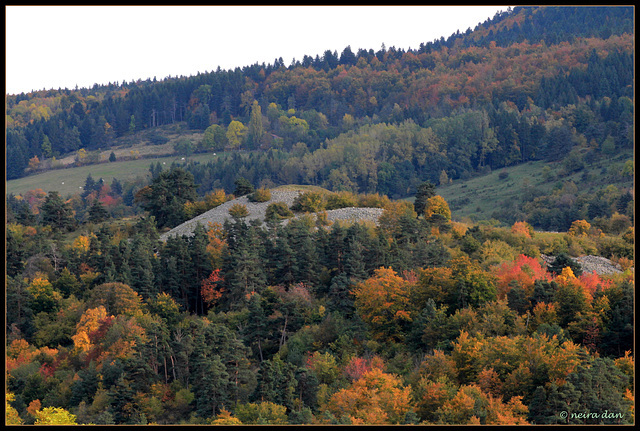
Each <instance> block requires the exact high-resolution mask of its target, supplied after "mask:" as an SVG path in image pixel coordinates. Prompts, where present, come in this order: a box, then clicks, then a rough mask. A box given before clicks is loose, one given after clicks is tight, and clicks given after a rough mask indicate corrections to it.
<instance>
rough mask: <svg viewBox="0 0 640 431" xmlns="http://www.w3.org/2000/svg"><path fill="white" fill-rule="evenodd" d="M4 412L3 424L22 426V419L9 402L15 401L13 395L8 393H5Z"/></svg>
mask: <svg viewBox="0 0 640 431" xmlns="http://www.w3.org/2000/svg"><path fill="white" fill-rule="evenodd" d="M4 399H5V410H4V423H5V425H22V423H23V422H22V419H20V416H19V415H18V411H17V410H16V409H15V408H13V406H12V405H11V404H9V403H10V402H12V401H14V400H15V395H14V394H12V393H10V392H5V396H4Z"/></svg>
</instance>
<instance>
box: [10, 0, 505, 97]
mask: <svg viewBox="0 0 640 431" xmlns="http://www.w3.org/2000/svg"><path fill="white" fill-rule="evenodd" d="M507 8H508V6H5V11H6V15H5V16H6V51H5V52H6V63H5V64H6V93H7V94H18V93H21V92H29V91H32V90H42V89H43V88H44V89H51V88H54V89H57V88H70V89H73V88H75V86H76V85H77V86H78V87H92V86H93V85H94V84H95V83H97V84H107V83H109V82H122V81H123V80H126V81H127V82H130V81H132V80H137V79H142V80H145V79H147V78H153V77H156V78H157V79H159V80H160V79H163V78H165V77H167V76H180V75H183V76H191V75H196V74H197V73H198V72H205V71H213V70H216V69H217V68H218V66H220V67H221V68H222V69H234V68H235V67H243V66H248V65H251V64H255V63H260V64H261V63H267V64H268V63H273V62H274V60H275V59H276V58H280V57H282V59H283V61H284V63H285V64H286V65H287V66H288V65H289V64H291V61H292V59H294V58H295V59H297V60H302V57H303V56H304V55H309V56H311V57H315V56H316V55H320V56H322V54H323V53H324V51H326V50H327V49H329V50H331V51H337V52H338V55H339V54H340V53H341V52H342V50H343V49H344V48H345V47H346V46H351V49H352V51H353V52H354V53H357V51H358V49H360V48H363V49H367V50H369V49H373V50H374V51H378V50H379V49H380V47H381V46H382V44H383V43H384V44H385V46H386V47H387V48H388V47H391V46H395V47H396V48H402V49H405V50H406V49H409V48H418V47H419V45H420V43H422V42H424V43H426V42H432V41H433V40H435V39H439V38H440V37H445V38H447V37H449V36H450V35H451V34H453V33H455V32H456V31H457V30H460V31H461V32H464V31H466V30H467V28H471V29H473V28H475V26H476V25H477V24H479V23H481V22H484V21H485V20H486V19H487V18H492V17H493V16H494V15H495V13H496V12H497V11H500V10H502V11H506V10H507Z"/></svg>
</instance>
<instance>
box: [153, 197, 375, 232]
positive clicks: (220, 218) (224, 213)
mask: <svg viewBox="0 0 640 431" xmlns="http://www.w3.org/2000/svg"><path fill="white" fill-rule="evenodd" d="M300 193H301V191H291V190H271V199H270V200H269V201H267V202H251V201H250V200H249V198H247V197H246V196H242V197H240V198H237V199H233V200H231V201H229V202H225V203H224V204H222V205H220V206H217V207H215V208H213V209H210V210H209V211H207V212H205V213H202V214H200V215H199V216H197V217H194V218H192V219H191V220H188V221H186V222H184V223H182V224H181V225H178V226H176V227H174V228H173V229H171V230H170V231H169V232H166V233H164V234H162V235H160V240H162V241H166V240H167V238H169V237H171V236H191V235H193V231H194V229H195V228H196V226H197V225H198V223H200V224H201V225H203V226H204V227H205V228H206V227H207V226H208V225H209V223H219V224H221V225H222V224H224V222H225V220H227V219H230V218H231V216H230V215H229V209H230V208H231V207H232V206H233V205H235V204H242V205H245V206H246V207H247V211H248V212H249V215H248V216H247V217H246V218H245V220H247V221H251V220H255V219H259V220H264V218H265V215H266V211H267V207H268V206H269V205H270V204H272V203H275V202H283V203H285V204H286V205H287V207H291V206H292V205H293V202H294V200H295V198H296V197H297V196H298V194H300ZM382 212H383V210H382V209H381V208H355V207H351V208H340V209H335V210H329V211H327V220H328V221H330V222H335V221H337V220H342V221H348V222H364V221H369V222H372V223H376V224H377V223H378V218H379V217H380V215H382ZM286 222H287V220H285V221H284V223H285V224H286Z"/></svg>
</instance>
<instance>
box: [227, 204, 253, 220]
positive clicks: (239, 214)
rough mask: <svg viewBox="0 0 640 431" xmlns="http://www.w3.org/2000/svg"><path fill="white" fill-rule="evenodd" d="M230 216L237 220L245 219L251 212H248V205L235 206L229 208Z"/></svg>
mask: <svg viewBox="0 0 640 431" xmlns="http://www.w3.org/2000/svg"><path fill="white" fill-rule="evenodd" d="M229 215H230V216H231V217H233V218H235V219H238V218H244V217H246V216H248V215H249V210H247V206H246V205H242V204H233V205H232V206H231V208H229Z"/></svg>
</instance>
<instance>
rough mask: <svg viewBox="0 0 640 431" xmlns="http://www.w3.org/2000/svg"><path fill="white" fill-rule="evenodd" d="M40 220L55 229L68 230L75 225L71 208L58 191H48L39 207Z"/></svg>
mask: <svg viewBox="0 0 640 431" xmlns="http://www.w3.org/2000/svg"><path fill="white" fill-rule="evenodd" d="M40 220H41V222H42V223H43V224H45V225H50V226H52V227H53V228H55V229H59V230H69V229H71V228H73V226H74V225H75V218H74V217H73V210H72V209H71V206H70V205H69V204H68V203H66V202H64V201H63V200H62V198H61V197H60V195H59V194H58V192H56V191H50V192H49V193H48V194H47V196H46V198H45V200H44V203H43V204H42V206H41V207H40Z"/></svg>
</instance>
